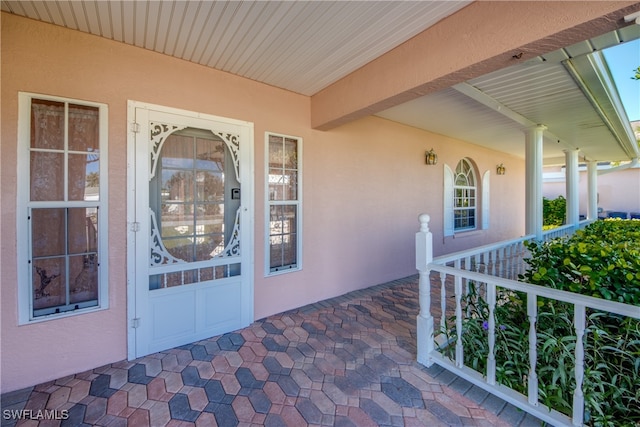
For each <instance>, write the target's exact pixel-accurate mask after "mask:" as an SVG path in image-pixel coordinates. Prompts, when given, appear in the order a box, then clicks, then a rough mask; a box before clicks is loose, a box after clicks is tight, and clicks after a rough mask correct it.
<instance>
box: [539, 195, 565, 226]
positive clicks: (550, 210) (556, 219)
mask: <svg viewBox="0 0 640 427" xmlns="http://www.w3.org/2000/svg"><path fill="white" fill-rule="evenodd" d="M566 212H567V200H566V199H565V198H564V197H562V196H558V197H557V198H555V199H547V198H546V197H543V198H542V225H543V226H547V227H548V226H554V227H557V226H560V225H562V224H564V222H565V218H566Z"/></svg>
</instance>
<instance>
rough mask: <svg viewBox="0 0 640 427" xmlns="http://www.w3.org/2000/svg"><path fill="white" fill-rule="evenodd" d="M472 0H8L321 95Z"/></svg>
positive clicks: (18, 10)
mask: <svg viewBox="0 0 640 427" xmlns="http://www.w3.org/2000/svg"><path fill="white" fill-rule="evenodd" d="M469 3H471V1H425V0H421V1H211V0H205V1H195V0H190V1H156V0H149V1H144V0H139V1H132V0H129V1H115V0H113V1H106V0H83V1H79V0H73V1H62V0H57V1H51V0H48V1H26V0H21V1H9V0H3V1H2V3H1V5H2V10H3V11H5V12H10V13H14V14H16V15H21V16H25V17H28V18H32V19H36V20H40V21H44V22H49V23H52V24H55V25H60V26H64V27H67V28H70V29H74V30H79V31H82V32H86V33H90V34H94V35H97V36H101V37H105V38H108V39H111V40H115V41H119V42H123V43H126V44H130V45H134V46H138V47H142V48H145V49H149V50H153V51H156V52H160V53H163V54H166V55H170V56H174V57H177V58H181V59H184V60H187V61H191V62H195V63H198V64H202V65H205V66H208V67H212V68H216V69H218V70H222V71H227V72H229V73H232V74H236V75H239V76H242V77H246V78H248V79H252V80H256V81H259V82H263V83H266V84H269V85H272V86H276V87H280V88H283V89H287V90H290V91H293V92H297V93H300V94H303V95H309V96H310V95H313V94H314V93H316V92H318V91H320V90H321V89H323V88H325V87H326V86H329V85H330V84H331V83H333V82H335V81H337V80H339V79H340V78H342V77H344V76H346V75H347V74H349V73H351V72H353V71H355V70H356V69H358V68H360V67H362V66H363V65H365V64H367V63H368V62H370V61H372V60H373V59H375V58H377V57H379V56H381V55H382V54H384V53H386V52H388V51H389V50H391V49H393V48H394V47H396V46H398V45H400V44H401V43H403V42H405V41H406V40H408V39H410V38H411V37H413V36H415V35H417V34H418V33H420V32H422V31H424V30H425V29H427V28H429V27H430V26H432V25H434V24H435V23H437V22H438V21H440V20H442V19H444V18H446V17H447V16H449V15H451V14H453V13H455V12H456V11H458V10H460V9H461V8H463V7H464V6H466V5H468V4H469Z"/></svg>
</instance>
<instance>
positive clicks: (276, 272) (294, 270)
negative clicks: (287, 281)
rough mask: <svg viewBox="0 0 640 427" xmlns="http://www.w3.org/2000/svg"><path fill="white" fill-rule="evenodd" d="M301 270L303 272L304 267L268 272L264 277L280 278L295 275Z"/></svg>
mask: <svg viewBox="0 0 640 427" xmlns="http://www.w3.org/2000/svg"><path fill="white" fill-rule="evenodd" d="M300 270H302V267H296V268H288V269H284V270H279V271H267V272H266V273H265V275H264V277H272V276H280V275H283V274H287V273H294V272H296V271H300Z"/></svg>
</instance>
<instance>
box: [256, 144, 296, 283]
mask: <svg viewBox="0 0 640 427" xmlns="http://www.w3.org/2000/svg"><path fill="white" fill-rule="evenodd" d="M266 140H267V147H266V151H267V177H266V189H267V190H266V191H267V204H268V206H267V209H266V211H267V218H266V224H267V227H266V228H267V236H266V237H267V239H266V240H267V250H266V261H265V265H266V266H265V270H266V275H270V274H275V273H281V272H286V271H295V270H299V269H300V267H301V265H300V233H299V223H300V220H301V218H300V178H301V175H300V170H301V168H300V160H299V159H300V152H301V148H302V140H301V139H300V138H296V137H290V136H285V135H278V134H272V133H267V134H266Z"/></svg>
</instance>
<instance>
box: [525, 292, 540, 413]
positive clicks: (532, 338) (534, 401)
mask: <svg viewBox="0 0 640 427" xmlns="http://www.w3.org/2000/svg"><path fill="white" fill-rule="evenodd" d="M527 316H528V317H529V378H528V381H529V384H528V388H529V389H528V392H529V393H528V394H529V404H531V405H533V406H538V374H537V373H536V364H537V362H538V350H537V333H536V321H537V318H538V297H537V296H536V295H535V294H532V293H530V292H528V293H527Z"/></svg>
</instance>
